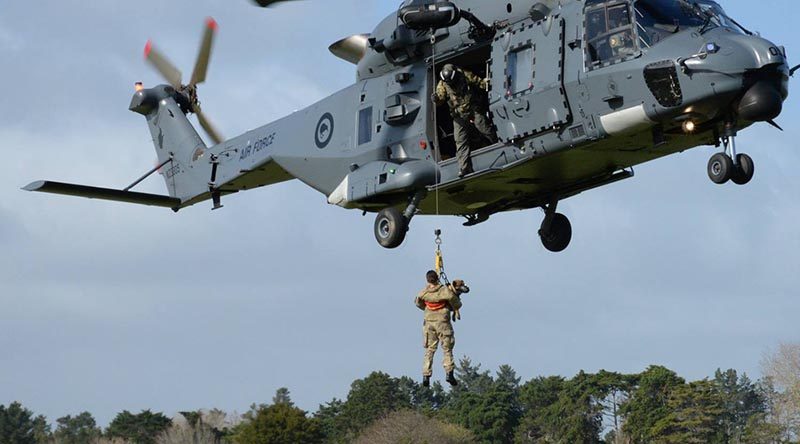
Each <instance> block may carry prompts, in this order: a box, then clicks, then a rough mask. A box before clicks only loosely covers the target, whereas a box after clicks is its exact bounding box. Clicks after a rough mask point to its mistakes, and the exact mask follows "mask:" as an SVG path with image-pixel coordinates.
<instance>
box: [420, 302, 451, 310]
mask: <svg viewBox="0 0 800 444" xmlns="http://www.w3.org/2000/svg"><path fill="white" fill-rule="evenodd" d="M425 306H426V307H428V310H431V311H437V310H441V309H443V308H444V307H445V306H447V303H445V302H425Z"/></svg>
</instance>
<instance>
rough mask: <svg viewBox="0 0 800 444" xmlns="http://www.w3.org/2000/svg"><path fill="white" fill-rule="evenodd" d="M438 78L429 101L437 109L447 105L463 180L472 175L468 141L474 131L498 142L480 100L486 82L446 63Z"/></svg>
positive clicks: (490, 140)
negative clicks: (439, 80) (451, 119)
mask: <svg viewBox="0 0 800 444" xmlns="http://www.w3.org/2000/svg"><path fill="white" fill-rule="evenodd" d="M439 76H440V77H441V79H442V81H441V82H439V84H438V85H437V86H436V92H435V93H434V94H433V97H432V100H433V102H434V103H435V104H436V105H437V106H440V105H443V104H445V103H447V104H448V105H449V107H450V114H451V115H452V117H453V138H454V139H455V142H456V157H457V158H458V166H459V168H460V172H459V174H458V177H464V176H465V175H467V174H470V173H472V172H473V169H472V160H471V159H470V152H471V151H472V148H473V147H471V146H470V139H471V138H472V136H473V134H474V132H475V131H477V132H478V133H479V134H480V135H481V136H483V137H485V138H486V139H488V140H489V142H491V143H495V142H496V141H497V137H496V136H495V134H494V131H493V130H492V124H491V123H490V122H489V119H488V118H487V117H486V109H484V104H483V98H482V97H481V96H482V95H485V94H486V88H487V84H488V81H487V80H486V79H481V78H480V77H478V76H476V75H475V74H473V73H471V72H469V71H467V70H464V69H461V68H458V67H456V66H453V65H452V64H449V63H448V64H447V65H444V67H443V68H442V71H441V72H440V73H439Z"/></svg>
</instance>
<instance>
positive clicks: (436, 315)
mask: <svg viewBox="0 0 800 444" xmlns="http://www.w3.org/2000/svg"><path fill="white" fill-rule="evenodd" d="M425 279H426V280H427V281H428V285H427V286H426V287H425V289H424V290H422V291H421V292H420V293H419V295H418V296H417V298H416V299H415V300H414V304H416V306H417V308H419V309H420V310H424V311H425V321H424V322H423V324H422V334H423V338H424V341H425V343H424V346H425V361H424V363H423V365H422V385H423V386H424V387H429V386H430V383H431V375H433V355H434V353H436V349H437V348H438V346H439V344H440V343H441V344H442V351H443V352H444V362H443V364H444V371H445V372H446V373H447V379H446V380H447V382H449V383H450V385H453V386H455V385H458V381H456V378H455V376H453V369H455V364H454V362H453V346H454V345H455V343H456V339H455V336H454V334H453V324H451V323H450V310H458V309H460V308H461V298H459V297H458V296H456V294H455V293H453V292H452V291H451V290H450V289H449V288H448V287H447V286H446V285H442V284H440V283H439V275H438V274H437V273H436V272H435V271H433V270H431V271H429V272H428V273H427V274H426V275H425Z"/></svg>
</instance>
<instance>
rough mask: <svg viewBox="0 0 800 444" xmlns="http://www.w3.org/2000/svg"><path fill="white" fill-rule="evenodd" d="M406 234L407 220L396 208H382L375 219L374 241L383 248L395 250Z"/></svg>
mask: <svg viewBox="0 0 800 444" xmlns="http://www.w3.org/2000/svg"><path fill="white" fill-rule="evenodd" d="M406 232H408V219H406V217H405V216H404V215H403V213H401V212H400V210H398V209H397V208H394V207H390V208H384V209H383V210H381V211H380V212H379V213H378V217H376V218H375V239H376V240H377V241H378V243H379V244H380V245H381V246H382V247H383V248H397V247H399V246H400V244H402V243H403V240H405V238H406Z"/></svg>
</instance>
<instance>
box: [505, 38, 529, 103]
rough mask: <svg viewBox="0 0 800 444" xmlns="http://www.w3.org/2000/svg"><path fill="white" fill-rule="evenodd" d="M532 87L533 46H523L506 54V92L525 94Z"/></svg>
mask: <svg viewBox="0 0 800 444" xmlns="http://www.w3.org/2000/svg"><path fill="white" fill-rule="evenodd" d="M532 87H533V46H524V47H522V48H519V49H515V50H513V51H511V52H510V53H509V54H508V91H509V92H510V93H511V94H517V93H521V92H525V91H527V90H529V89H531V88H532Z"/></svg>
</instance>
